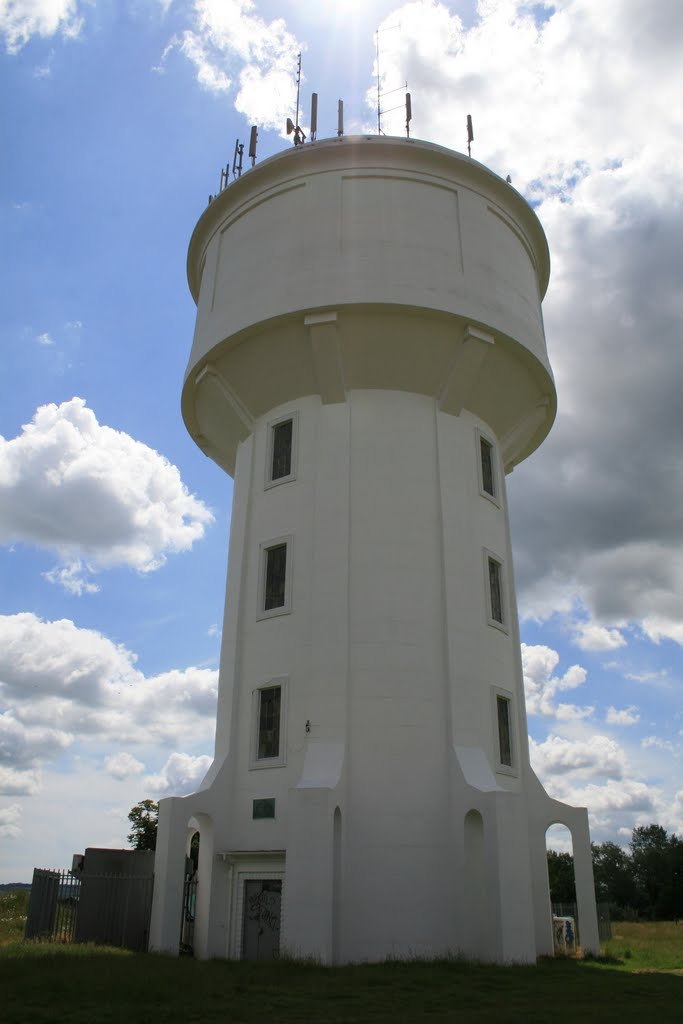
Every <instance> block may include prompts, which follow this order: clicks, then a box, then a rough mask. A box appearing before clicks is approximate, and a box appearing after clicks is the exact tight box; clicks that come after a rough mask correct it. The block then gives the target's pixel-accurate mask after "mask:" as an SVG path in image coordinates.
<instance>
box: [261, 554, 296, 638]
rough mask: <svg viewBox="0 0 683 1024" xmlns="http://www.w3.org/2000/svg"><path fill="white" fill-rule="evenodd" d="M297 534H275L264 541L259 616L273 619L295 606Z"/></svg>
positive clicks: (288, 611) (285, 613)
mask: <svg viewBox="0 0 683 1024" xmlns="http://www.w3.org/2000/svg"><path fill="white" fill-rule="evenodd" d="M293 552H294V538H293V537H291V536H289V537H273V539H272V540H269V541H265V542H264V543H262V544H261V545H260V549H259V561H258V566H259V569H258V572H259V575H258V593H257V606H256V617H257V619H269V618H271V617H272V616H274V615H289V613H290V612H291V610H292V567H293Z"/></svg>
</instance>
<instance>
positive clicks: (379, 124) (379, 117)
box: [375, 29, 382, 135]
mask: <svg viewBox="0 0 683 1024" xmlns="http://www.w3.org/2000/svg"><path fill="white" fill-rule="evenodd" d="M375 49H376V53H377V134H378V135H381V134H382V110H381V101H382V96H381V93H380V84H379V83H380V76H379V29H377V31H376V32H375Z"/></svg>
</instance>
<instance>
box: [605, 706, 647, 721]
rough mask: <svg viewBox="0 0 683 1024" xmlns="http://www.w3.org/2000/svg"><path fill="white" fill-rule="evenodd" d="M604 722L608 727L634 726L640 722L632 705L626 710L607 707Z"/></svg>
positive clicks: (638, 715)
mask: <svg viewBox="0 0 683 1024" xmlns="http://www.w3.org/2000/svg"><path fill="white" fill-rule="evenodd" d="M605 721H606V722H607V724H608V725H635V724H636V722H639V721H640V714H639V713H638V708H637V707H635V706H634V705H633V704H631V705H630V706H629V707H627V708H615V707H608V708H607V714H606V716H605Z"/></svg>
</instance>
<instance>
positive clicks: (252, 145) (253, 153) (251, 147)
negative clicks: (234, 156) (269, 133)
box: [249, 124, 258, 167]
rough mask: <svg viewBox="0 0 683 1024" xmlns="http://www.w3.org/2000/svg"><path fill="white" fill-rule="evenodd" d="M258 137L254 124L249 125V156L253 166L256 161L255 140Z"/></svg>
mask: <svg viewBox="0 0 683 1024" xmlns="http://www.w3.org/2000/svg"><path fill="white" fill-rule="evenodd" d="M257 139H258V129H257V127H256V125H255V124H253V125H252V126H251V134H250V136H249V156H250V157H251V166H252V167H253V166H254V164H255V163H256V142H257Z"/></svg>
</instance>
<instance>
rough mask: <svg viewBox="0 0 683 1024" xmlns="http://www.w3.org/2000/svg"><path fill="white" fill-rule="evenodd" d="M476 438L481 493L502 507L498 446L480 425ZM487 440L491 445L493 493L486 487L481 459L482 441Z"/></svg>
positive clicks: (476, 430) (476, 428) (475, 433)
mask: <svg viewBox="0 0 683 1024" xmlns="http://www.w3.org/2000/svg"><path fill="white" fill-rule="evenodd" d="M474 439H475V443H476V458H477V480H478V481H479V493H480V494H481V496H482V498H486V500H487V501H490V502H491V503H492V504H493V505H495V506H496V508H500V466H499V464H498V446H497V444H496V442H495V441H494V440H493V438H492V437H491V435H490V434H487V433H486V432H485V431H484V430H480V429H479V427H475V431H474ZM482 441H485V442H486V444H488V445H490V446H491V472H492V475H493V494H489V492H488V491H487V490H486V488H485V487H484V467H483V465H482V461H481V442H482Z"/></svg>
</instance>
